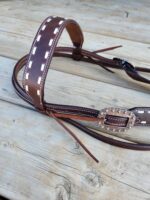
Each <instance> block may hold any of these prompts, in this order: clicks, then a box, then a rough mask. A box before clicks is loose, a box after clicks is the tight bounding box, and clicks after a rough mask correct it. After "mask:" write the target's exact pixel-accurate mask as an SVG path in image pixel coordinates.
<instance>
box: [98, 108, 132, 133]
mask: <svg viewBox="0 0 150 200" xmlns="http://www.w3.org/2000/svg"><path fill="white" fill-rule="evenodd" d="M107 115H110V116H117V117H124V118H127V124H126V126H116V125H108V124H106V121H107V118H106V116H107ZM98 118H100V121H99V126H100V128H101V129H102V130H103V131H105V132H111V133H112V132H113V133H118V132H125V131H127V130H128V129H130V128H131V127H133V126H134V123H135V120H136V117H135V115H134V113H133V112H131V111H128V110H127V109H124V108H113V107H111V108H104V109H102V110H100V112H99V115H98Z"/></svg>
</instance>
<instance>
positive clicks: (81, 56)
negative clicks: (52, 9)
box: [12, 17, 150, 150]
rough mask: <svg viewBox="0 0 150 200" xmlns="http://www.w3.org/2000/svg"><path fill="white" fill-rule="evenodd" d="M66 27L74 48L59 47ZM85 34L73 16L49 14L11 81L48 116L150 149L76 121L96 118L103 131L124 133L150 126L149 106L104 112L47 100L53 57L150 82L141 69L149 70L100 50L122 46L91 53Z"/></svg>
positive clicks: (115, 142)
mask: <svg viewBox="0 0 150 200" xmlns="http://www.w3.org/2000/svg"><path fill="white" fill-rule="evenodd" d="M65 28H66V29H67V31H68V33H69V35H70V38H71V40H72V43H73V47H56V45H57V43H58V40H59V38H60V36H61V33H62V31H63V30H64V29H65ZM82 44H83V34H82V31H81V28H80V27H79V25H78V24H77V23H76V22H75V21H74V20H71V19H64V18H61V17H48V18H47V19H46V20H44V22H43V23H42V25H41V26H40V28H39V30H38V32H37V35H36V37H35V39H34V42H33V44H32V47H31V50H30V53H29V55H26V56H24V57H23V58H22V59H20V60H19V61H18V62H17V64H16V65H15V68H14V72H13V76H12V82H13V85H14V87H15V90H16V92H17V93H18V95H19V96H20V97H21V98H23V99H24V100H25V101H27V102H28V103H29V104H31V105H33V106H34V107H35V108H36V109H38V110H39V111H40V112H42V113H43V114H46V115H50V114H51V113H53V116H55V118H60V119H62V120H64V121H67V122H68V123H71V124H72V125H74V126H76V127H78V128H79V129H81V130H83V131H84V132H86V133H88V134H90V135H91V136H93V137H96V138H97V139H99V140H102V141H104V142H107V143H109V144H112V145H115V146H119V147H123V148H129V149H134V150H150V145H149V144H142V143H132V142H121V141H119V140H114V139H111V138H109V137H106V136H105V137H104V136H103V135H101V134H98V133H97V132H94V131H91V130H90V129H89V128H87V127H85V126H83V125H81V124H80V123H78V122H76V121H74V120H76V119H77V120H85V121H93V122H97V124H99V127H100V129H101V130H102V131H108V132H122V131H125V130H127V129H129V128H131V127H132V126H150V107H135V108H129V109H123V108H106V109H102V110H101V111H99V110H96V109H91V108H85V107H79V106H69V105H61V104H52V103H47V102H45V100H44V84H45V80H46V76H47V72H48V68H49V65H50V63H51V60H52V57H53V56H57V57H59V56H62V57H67V58H72V59H74V60H75V61H85V62H90V63H93V64H97V65H99V66H101V67H102V68H104V69H105V70H107V71H109V72H111V73H113V71H112V70H113V68H115V69H119V70H124V71H125V72H126V74H127V75H128V76H130V77H131V78H132V79H134V80H136V81H139V82H144V83H146V84H149V83H150V80H148V79H146V78H144V77H142V76H141V75H140V73H139V72H146V73H150V69H148V68H141V67H133V65H131V64H130V63H128V62H127V61H124V60H121V59H119V58H113V59H108V58H104V57H102V56H100V55H98V53H100V52H103V51H108V50H112V49H114V48H118V47H120V46H116V47H111V48H107V49H102V50H97V51H94V52H90V51H87V50H84V49H83V48H82ZM23 67H25V70H24V76H23V82H22V83H23V87H22V86H21V85H20V84H19V83H18V80H17V75H18V73H19V71H20V70H21V69H22V68H23Z"/></svg>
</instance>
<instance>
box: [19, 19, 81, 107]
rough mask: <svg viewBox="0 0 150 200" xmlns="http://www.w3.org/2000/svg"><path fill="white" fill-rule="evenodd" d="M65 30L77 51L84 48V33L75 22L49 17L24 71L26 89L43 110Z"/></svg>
mask: <svg viewBox="0 0 150 200" xmlns="http://www.w3.org/2000/svg"><path fill="white" fill-rule="evenodd" d="M64 28H66V29H67V31H68V33H69V35H70V38H71V40H72V43H73V45H74V47H75V50H76V49H80V48H81V47H82V43H83V35H82V31H81V29H80V27H79V25H78V24H77V23H76V22H75V21H74V20H70V19H64V18H61V17H54V18H53V17H48V18H47V19H46V20H44V22H43V23H42V25H41V26H40V28H39V30H38V32H37V34H36V37H35V39H34V42H33V44H32V47H31V50H30V54H29V57H28V61H27V64H26V67H25V70H24V76H23V86H24V89H25V90H26V93H28V94H29V96H30V97H31V98H32V100H33V102H34V105H35V106H36V107H37V108H39V109H41V110H43V109H44V103H43V99H44V84H45V79H46V76H47V72H48V68H49V65H50V63H51V60H52V57H53V54H54V50H55V47H56V45H57V43H58V40H59V38H60V36H61V33H62V31H63V30H64Z"/></svg>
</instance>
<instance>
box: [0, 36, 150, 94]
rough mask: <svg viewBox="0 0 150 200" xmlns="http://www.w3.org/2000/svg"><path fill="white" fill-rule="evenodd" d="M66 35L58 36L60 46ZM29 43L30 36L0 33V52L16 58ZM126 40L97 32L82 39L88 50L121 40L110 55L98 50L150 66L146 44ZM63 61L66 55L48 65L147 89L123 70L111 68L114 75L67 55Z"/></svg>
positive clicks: (66, 42)
mask: <svg viewBox="0 0 150 200" xmlns="http://www.w3.org/2000/svg"><path fill="white" fill-rule="evenodd" d="M90 36H91V35H90V34H86V37H87V38H88V39H89V40H88V41H90ZM66 38H67V37H66V34H64V37H63V42H62V40H61V44H62V45H63V46H65V45H68V44H69V43H68V41H69V40H67V39H66ZM94 41H103V43H102V44H103V45H101V44H100V45H98V44H97V43H94ZM31 43H32V38H26V37H24V36H19V37H18V36H17V35H15V34H11V35H10V34H8V33H5V34H0V46H1V48H0V54H1V55H5V56H6V55H7V56H9V57H13V58H14V57H15V58H17V59H19V58H20V57H21V56H23V55H24V54H26V53H27V52H29V49H30V45H31ZM129 43H130V44H129V46H128V45H126V43H125V41H120V42H117V41H116V39H113V38H112V40H108V38H107V37H101V36H98V35H97V36H96V37H95V38H93V41H92V42H89V44H87V43H85V48H87V49H89V48H92V49H91V50H94V49H97V48H98V46H101V48H105V47H106V46H112V45H115V44H125V45H126V46H125V47H124V48H122V49H120V50H115V51H113V52H111V53H112V55H111V54H110V53H107V54H102V55H104V56H107V57H122V58H125V57H127V56H128V55H131V57H130V56H129V57H128V59H129V61H130V62H132V63H134V64H135V65H139V66H142V67H150V65H149V63H148V62H149V57H148V55H149V50H147V51H146V49H147V46H146V45H143V44H138V45H137V44H136V43H135V42H129ZM138 46H139V47H138ZM136 49H138V50H139V51H138V50H137V52H139V53H137V59H136V56H135V54H134V52H135V51H136ZM141 49H143V52H146V53H145V54H142V53H141ZM144 50H145V51H144ZM119 51H120V53H119ZM121 52H122V53H121ZM142 55H143V60H144V58H145V60H144V61H142ZM1 59H3V58H1ZM67 63H68V64H67V65H66V59H62V58H61V59H58V58H57V59H56V61H55V62H54V64H53V65H52V68H54V69H56V70H58V71H64V72H67V73H71V74H75V75H79V76H83V77H87V78H90V79H94V80H98V81H103V82H106V83H111V84H114V85H119V86H122V87H126V88H134V89H136V90H140V91H144V92H148V91H147V89H146V88H147V87H148V86H145V85H144V86H143V85H142V84H139V83H136V82H135V81H132V80H131V79H130V78H128V76H126V75H125V73H124V72H120V71H117V70H114V71H115V72H116V75H115V74H111V73H108V72H106V71H105V70H103V69H101V68H100V67H99V66H96V65H93V64H92V65H91V64H88V63H83V62H75V61H71V60H70V59H68V60H67ZM68 66H69V67H68ZM118 74H119V76H118Z"/></svg>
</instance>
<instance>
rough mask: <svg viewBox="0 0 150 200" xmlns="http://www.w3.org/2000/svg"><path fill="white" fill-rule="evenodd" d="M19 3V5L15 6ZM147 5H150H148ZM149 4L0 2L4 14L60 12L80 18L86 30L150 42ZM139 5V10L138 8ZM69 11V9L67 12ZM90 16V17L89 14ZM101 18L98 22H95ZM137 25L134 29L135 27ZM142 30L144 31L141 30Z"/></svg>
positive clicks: (24, 16) (32, 17)
mask: <svg viewBox="0 0 150 200" xmlns="http://www.w3.org/2000/svg"><path fill="white" fill-rule="evenodd" d="M16 5H17V6H16ZM146 5H147V6H146ZM149 6H150V3H149V2H148V1H147V2H146V3H145V4H144V5H143V2H142V3H141V2H140V1H136V2H128V3H126V5H125V4H124V3H123V2H122V3H120V1H118V2H117V4H116V3H115V4H114V3H113V2H111V1H110V0H109V1H108V2H106V1H101V2H99V1H94V4H93V2H92V1H88V2H86V3H85V2H81V3H78V2H76V1H72V3H70V2H69V1H64V0H63V1H61V6H60V2H53V1H50V0H49V1H45V3H43V2H42V3H41V2H40V1H37V3H36V4H35V3H34V1H30V3H29V2H28V1H27V2H26V1H19V2H18V1H17V4H16V1H12V2H11V1H10V2H9V3H5V2H4V3H1V15H2V16H5V17H7V16H11V17H12V16H13V17H15V18H17V19H18V17H19V18H22V19H28V20H29V21H31V20H35V21H37V20H39V19H40V20H41V19H43V18H45V17H46V16H47V15H49V14H51V15H61V16H65V17H71V18H72V17H73V18H75V19H76V20H80V21H81V25H82V27H83V28H84V30H86V31H88V32H96V33H99V34H103V35H108V36H113V37H119V38H125V39H129V40H134V41H140V42H145V43H149V30H150V29H149V26H147V23H149V15H147V14H146V13H148V12H149V10H148V8H149ZM135 8H136V9H135ZM66 10H67V12H66ZM89 16H90V17H89ZM97 20H99V21H100V23H99V24H98V25H97V24H96V23H95V21H97ZM133 27H134V28H133ZM141 30H142V31H141ZM139 32H140V34H139Z"/></svg>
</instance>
